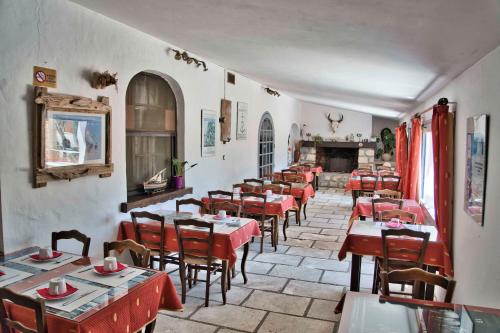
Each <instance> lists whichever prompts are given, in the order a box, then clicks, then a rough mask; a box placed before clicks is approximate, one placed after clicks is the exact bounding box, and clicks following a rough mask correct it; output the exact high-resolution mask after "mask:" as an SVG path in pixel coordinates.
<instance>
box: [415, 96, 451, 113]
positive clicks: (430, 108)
mask: <svg viewBox="0 0 500 333" xmlns="http://www.w3.org/2000/svg"><path fill="white" fill-rule="evenodd" d="M437 104H439V105H448V104H452V105H456V104H457V102H448V99H446V98H440V99H439V101H438V103H437ZM433 109H434V105H433V106H431V107H429V108H427V109H425V110H424V111H422V112H417V113H415V115H414V116H413V117H412V118H418V117H420V116H421V115H423V114H424V113H427V112H429V111H432V110H433Z"/></svg>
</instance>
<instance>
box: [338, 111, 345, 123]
mask: <svg viewBox="0 0 500 333" xmlns="http://www.w3.org/2000/svg"><path fill="white" fill-rule="evenodd" d="M343 120H344V115H343V114H342V113H341V114H340V118H339V120H337V122H338V123H341V122H342V121H343Z"/></svg>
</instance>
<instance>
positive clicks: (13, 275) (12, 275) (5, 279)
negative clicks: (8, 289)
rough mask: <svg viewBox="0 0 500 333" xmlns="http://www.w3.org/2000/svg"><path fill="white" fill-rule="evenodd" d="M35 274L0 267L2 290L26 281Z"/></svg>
mask: <svg viewBox="0 0 500 333" xmlns="http://www.w3.org/2000/svg"><path fill="white" fill-rule="evenodd" d="M32 275H33V274H31V273H28V272H24V271H21V270H18V269H14V268H11V267H7V266H0V288H2V287H5V286H8V285H10V284H13V283H16V282H18V281H21V280H23V279H26V278H28V277H30V276H32Z"/></svg>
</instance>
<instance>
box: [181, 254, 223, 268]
mask: <svg viewBox="0 0 500 333" xmlns="http://www.w3.org/2000/svg"><path fill="white" fill-rule="evenodd" d="M184 262H185V263H186V264H190V265H205V266H206V265H207V259H206V258H202V257H196V256H188V255H186V256H185V257H184ZM213 264H222V260H220V259H219V258H214V257H212V262H211V263H210V265H213Z"/></svg>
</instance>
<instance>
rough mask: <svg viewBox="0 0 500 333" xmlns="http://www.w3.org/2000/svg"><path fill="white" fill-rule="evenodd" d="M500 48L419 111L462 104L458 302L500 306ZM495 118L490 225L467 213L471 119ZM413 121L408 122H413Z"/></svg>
mask: <svg viewBox="0 0 500 333" xmlns="http://www.w3.org/2000/svg"><path fill="white" fill-rule="evenodd" d="M499 92H500V47H499V48H497V49H496V50H494V51H492V52H491V53H490V54H488V55H487V56H486V57H484V58H483V59H482V60H480V61H479V62H478V63H476V64H475V65H473V66H472V67H471V68H469V69H468V70H466V71H465V72H464V73H462V74H461V75H460V76H459V77H457V78H456V79H455V80H454V81H452V82H451V83H450V84H449V85H448V86H446V87H445V88H444V89H443V90H441V91H440V92H439V93H438V94H436V95H435V96H434V97H432V98H430V99H429V100H428V101H426V102H425V103H423V104H422V105H420V107H418V108H417V109H416V110H415V112H417V111H423V110H424V109H427V108H428V107H431V106H432V105H433V104H436V103H437V101H438V99H439V98H440V97H446V98H448V100H449V101H454V102H457V103H458V104H457V107H456V134H455V198H454V225H453V227H454V232H453V258H454V260H453V261H454V269H455V279H456V280H457V287H456V289H455V294H454V298H453V301H454V302H457V303H466V304H473V305H483V306H491V307H496V308H499V307H500V242H499V236H500V221H499V218H498V217H499V216H500V205H499V204H498V203H499V202H500V188H499V186H498V185H499V184H500V169H499V165H500V154H499V153H498V152H500V94H499ZM479 114H489V115H490V132H489V133H490V134H489V149H488V150H489V156H488V176H487V177H488V178H487V186H486V207H485V222H484V226H480V225H478V224H477V223H476V222H474V221H473V220H472V219H471V218H470V217H469V216H468V215H467V214H466V213H465V211H464V209H463V198H464V183H465V178H464V177H465V146H466V119H467V118H468V117H470V116H474V115H479ZM408 120H409V117H408V118H407V119H405V121H408Z"/></svg>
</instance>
